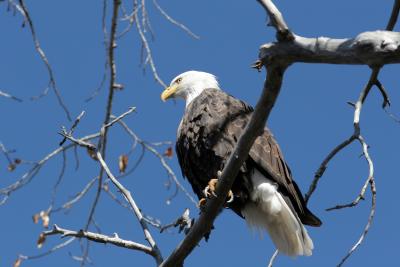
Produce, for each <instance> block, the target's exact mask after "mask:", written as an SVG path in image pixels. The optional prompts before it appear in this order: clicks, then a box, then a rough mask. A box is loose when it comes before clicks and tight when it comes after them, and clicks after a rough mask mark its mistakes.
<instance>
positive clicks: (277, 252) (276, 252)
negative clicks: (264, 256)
mask: <svg viewBox="0 0 400 267" xmlns="http://www.w3.org/2000/svg"><path fill="white" fill-rule="evenodd" d="M278 254H279V250H275V252H274V254H272V256H271V259H270V260H269V263H268V267H272V266H273V265H274V261H275V259H276V257H277V256H278Z"/></svg>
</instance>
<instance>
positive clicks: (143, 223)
mask: <svg viewBox="0 0 400 267" xmlns="http://www.w3.org/2000/svg"><path fill="white" fill-rule="evenodd" d="M97 158H98V160H99V162H100V165H101V167H102V168H103V169H104V171H105V172H106V173H107V176H108V178H110V180H111V181H112V182H113V184H114V185H115V186H116V187H117V188H118V190H120V191H121V193H122V194H123V195H124V197H125V199H126V200H127V201H128V203H129V205H130V206H131V208H132V210H133V212H134V214H135V216H136V218H137V219H138V221H139V223H140V225H141V227H142V229H143V233H144V236H145V237H146V240H147V242H149V244H150V246H151V248H152V250H153V251H154V258H155V260H156V262H157V264H161V262H162V261H163V259H162V256H161V251H160V250H159V248H158V246H157V244H156V242H155V241H154V239H153V237H152V235H151V233H150V231H149V228H148V226H147V223H146V221H145V220H144V219H143V215H142V213H141V211H140V209H139V207H138V206H137V205H136V202H135V201H134V200H133V197H132V194H131V192H130V191H129V190H127V189H126V188H125V187H124V186H123V185H122V184H121V183H120V182H119V181H118V180H117V178H115V176H114V175H113V174H112V173H111V171H110V169H109V168H108V166H107V164H106V162H105V161H104V159H103V157H102V155H101V153H100V152H97Z"/></svg>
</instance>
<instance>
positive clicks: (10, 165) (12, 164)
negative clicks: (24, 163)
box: [7, 163, 17, 172]
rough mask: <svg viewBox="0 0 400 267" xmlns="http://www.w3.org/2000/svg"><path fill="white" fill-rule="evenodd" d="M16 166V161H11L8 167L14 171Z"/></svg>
mask: <svg viewBox="0 0 400 267" xmlns="http://www.w3.org/2000/svg"><path fill="white" fill-rule="evenodd" d="M16 167H17V166H16V165H15V164H14V163H10V164H8V167H7V169H8V171H9V172H12V171H13V170H15V168H16Z"/></svg>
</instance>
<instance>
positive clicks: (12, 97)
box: [0, 90, 22, 102]
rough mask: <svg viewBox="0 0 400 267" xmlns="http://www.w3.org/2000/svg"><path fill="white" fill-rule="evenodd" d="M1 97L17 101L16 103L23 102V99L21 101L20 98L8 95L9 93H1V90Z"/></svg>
mask: <svg viewBox="0 0 400 267" xmlns="http://www.w3.org/2000/svg"><path fill="white" fill-rule="evenodd" d="M0 96H2V97H5V98H9V99H12V100H15V101H17V102H22V99H20V98H18V97H15V96H13V95H10V94H8V93H6V92H4V91H1V90H0Z"/></svg>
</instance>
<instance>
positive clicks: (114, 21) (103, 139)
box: [85, 0, 121, 230]
mask: <svg viewBox="0 0 400 267" xmlns="http://www.w3.org/2000/svg"><path fill="white" fill-rule="evenodd" d="M120 4H121V1H120V0H114V1H113V12H112V18H111V32H110V41H109V42H108V65H109V67H110V84H109V88H108V99H107V106H106V112H105V118H104V122H103V126H104V125H107V124H108V122H109V121H110V115H111V111H112V104H113V98H114V91H115V88H116V76H117V67H116V64H115V61H114V50H115V48H116V47H117V45H116V36H117V26H118V11H119V6H120ZM103 14H105V13H104V12H103ZM107 133H108V127H102V130H101V131H100V139H99V142H98V145H97V149H98V150H99V151H100V153H101V155H102V157H104V158H105V156H106V147H107ZM102 184H103V168H100V174H99V181H98V186H97V191H96V196H95V198H94V200H93V204H92V207H91V209H90V212H89V217H88V220H87V223H86V226H85V230H87V229H88V228H89V225H90V223H91V222H92V218H93V216H94V213H95V210H96V207H97V203H98V201H99V199H100V194H101V191H102V190H101V188H102Z"/></svg>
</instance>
